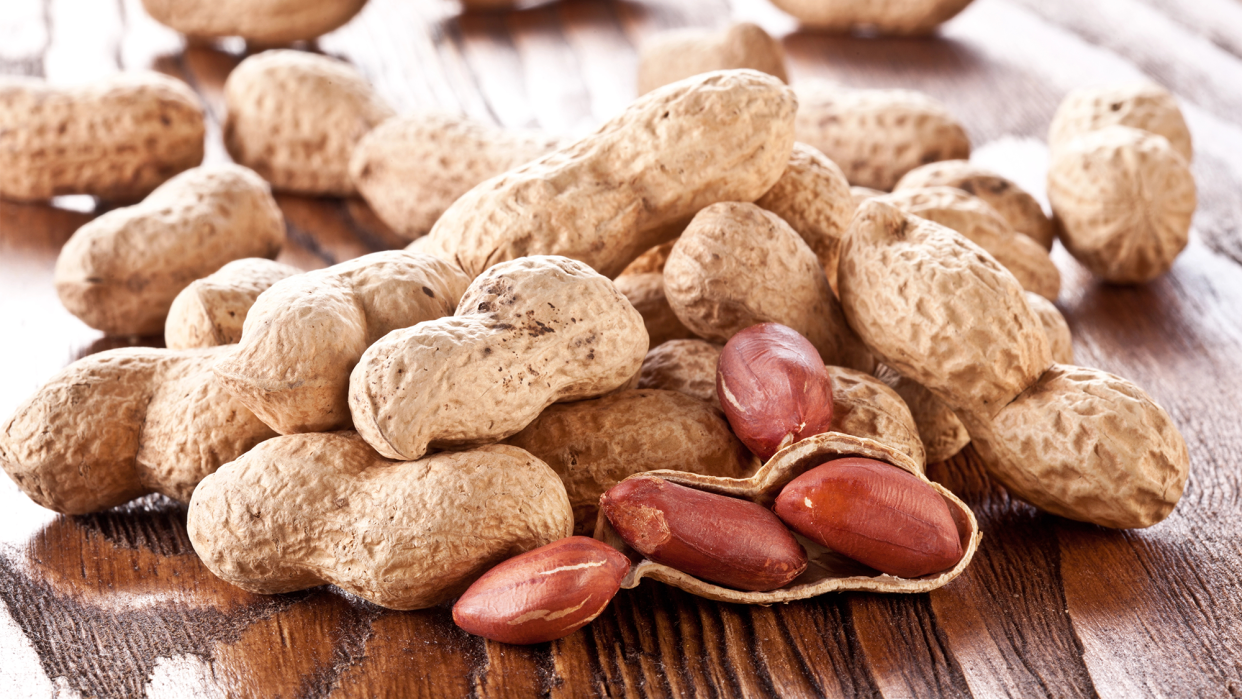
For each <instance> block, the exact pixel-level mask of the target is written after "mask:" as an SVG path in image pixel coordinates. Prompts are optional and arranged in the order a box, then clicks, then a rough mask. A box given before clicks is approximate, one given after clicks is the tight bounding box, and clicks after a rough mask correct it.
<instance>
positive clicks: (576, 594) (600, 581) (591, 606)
mask: <svg viewBox="0 0 1242 699" xmlns="http://www.w3.org/2000/svg"><path fill="white" fill-rule="evenodd" d="M629 570H630V560H629V559H628V558H626V557H625V556H624V555H622V554H621V553H619V552H618V551H617V550H616V549H614V548H613V547H611V546H609V545H608V544H604V543H600V542H598V541H596V540H594V539H588V538H586V537H582V536H573V537H570V538H568V539H561V540H560V541H554V542H552V543H550V544H546V545H544V546H540V547H539V548H537V549H534V550H533V551H527V552H526V553H523V554H521V555H518V556H514V557H513V558H510V559H509V560H507V561H505V562H504V563H501V564H500V565H498V566H496V567H495V568H492V569H491V570H489V571H487V572H486V573H484V574H483V577H481V578H479V579H478V580H476V581H474V584H473V585H471V586H470V587H469V589H467V590H466V592H465V593H464V594H463V595H462V596H461V599H459V600H457V603H456V604H454V605H453V622H454V623H456V624H457V625H458V626H460V627H461V628H462V629H464V630H465V631H466V632H468V633H472V634H474V635H476V636H483V637H484V638H490V639H491V640H493V641H500V642H501V643H518V644H525V643H544V642H546V641H554V640H556V639H558V638H564V637H565V636H568V635H569V634H571V633H573V632H575V631H577V630H578V629H580V628H582V627H583V626H586V625H587V624H589V623H591V621H592V620H594V619H595V617H597V616H599V615H600V613H602V612H603V611H604V608H605V607H607V606H608V603H609V602H611V601H612V598H613V597H614V596H615V595H616V594H617V591H618V590H620V589H621V580H622V578H624V577H625V574H626V573H628V572H629Z"/></svg>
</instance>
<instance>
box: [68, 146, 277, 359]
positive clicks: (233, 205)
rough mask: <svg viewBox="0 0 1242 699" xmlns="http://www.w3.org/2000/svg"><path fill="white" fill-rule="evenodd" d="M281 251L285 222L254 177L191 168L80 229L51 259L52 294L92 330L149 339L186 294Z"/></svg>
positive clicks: (225, 168)
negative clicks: (238, 265) (231, 268)
mask: <svg viewBox="0 0 1242 699" xmlns="http://www.w3.org/2000/svg"><path fill="white" fill-rule="evenodd" d="M284 242H285V226H284V217H283V216H282V215H281V213H280V209H279V208H277V206H276V202H275V200H273V199H272V195H271V192H270V191H269V190H268V187H267V183H266V182H264V181H263V180H262V179H260V178H259V177H258V175H256V174H254V173H253V172H251V171H250V170H247V169H246V168H244V167H239V166H237V165H209V166H204V167H199V168H194V169H192V170H187V171H186V172H183V173H181V174H180V175H177V176H176V177H174V178H172V179H171V180H169V181H168V182H165V183H164V184H162V185H160V187H159V188H157V189H156V190H155V191H154V192H152V193H151V195H150V196H148V197H147V198H146V199H144V200H143V201H142V202H141V203H139V204H135V205H133V206H128V207H125V208H121V209H115V210H113V211H109V212H108V213H106V214H104V215H103V216H100V217H99V218H96V219H95V220H93V221H91V222H90V223H87V224H86V225H84V226H82V227H81V228H79V229H78V230H77V231H76V232H75V233H74V234H73V237H72V238H70V239H69V242H67V243H66V244H65V247H64V248H62V249H61V252H60V256H59V257H58V258H57V259H56V273H55V277H54V278H55V282H56V293H57V294H58V295H59V296H60V300H61V303H63V304H64V305H65V308H67V309H68V310H69V312H70V313H72V314H74V315H75V316H77V317H78V318H80V319H81V320H82V322H84V323H86V324H87V325H89V326H91V327H92V328H96V329H98V330H102V331H104V332H105V333H107V334H109V335H155V334H159V333H160V331H162V330H163V329H164V321H165V319H166V318H167V316H168V311H169V308H170V307H171V306H172V304H173V300H174V299H175V298H176V297H177V294H179V293H181V290H182V289H184V288H186V287H187V286H189V285H190V284H191V283H192V282H194V281H195V280H196V279H199V278H201V277H205V276H207V275H208V274H211V273H212V272H215V271H216V270H218V269H220V268H221V267H222V266H224V265H225V264H226V263H228V262H231V261H233V260H239V259H242V258H246V257H268V258H271V257H275V256H276V254H277V253H279V252H280V249H281V247H282V246H283V245H284Z"/></svg>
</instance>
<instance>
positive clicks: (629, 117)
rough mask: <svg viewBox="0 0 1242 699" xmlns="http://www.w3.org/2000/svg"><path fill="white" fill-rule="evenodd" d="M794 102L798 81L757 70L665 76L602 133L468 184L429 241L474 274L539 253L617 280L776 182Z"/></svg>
mask: <svg viewBox="0 0 1242 699" xmlns="http://www.w3.org/2000/svg"><path fill="white" fill-rule="evenodd" d="M796 109H797V100H796V99H795V97H794V95H793V91H792V90H790V89H789V88H787V87H785V85H784V84H783V83H781V82H780V81H779V80H777V79H776V78H773V77H771V76H769V75H764V74H762V73H758V72H756V71H751V70H735V71H720V72H716V73H708V74H706V75H701V76H697V77H694V78H690V79H687V80H683V81H681V82H678V83H674V84H672V85H667V86H665V87H663V88H660V89H659V90H656V91H654V92H652V93H650V94H648V95H646V96H644V97H641V98H639V99H638V101H636V102H634V103H633V104H631V105H630V106H629V108H627V109H626V110H625V111H624V112H623V113H621V115H619V116H617V117H616V118H614V119H612V120H611V121H609V122H608V123H606V124H604V125H603V126H602V127H600V129H599V130H598V131H596V132H595V133H594V134H592V135H590V136H587V137H586V138H584V139H582V140H580V141H578V142H577V143H574V144H572V145H570V146H567V147H565V148H563V149H561V150H559V151H555V152H553V153H549V154H548V155H546V156H544V157H543V158H540V159H539V160H536V161H534V162H532V163H528V164H526V165H524V166H522V167H520V168H518V169H516V170H512V171H510V172H508V173H506V174H504V175H500V176H498V177H495V178H493V179H491V180H488V181H487V182H484V183H483V184H480V185H479V186H477V187H475V188H474V189H472V190H470V191H469V192H467V193H466V194H465V195H463V196H462V197H461V198H460V199H458V200H457V202H456V203H454V204H453V206H451V207H449V210H448V211H446V212H445V213H444V216H442V217H441V218H440V220H439V221H438V222H437V223H436V225H435V227H434V228H433V229H432V231H431V233H430V235H429V237H430V240H429V241H428V243H427V245H428V247H427V248H425V249H426V250H427V251H428V252H430V253H431V254H433V255H437V256H441V257H442V258H443V259H449V260H453V261H455V262H456V263H458V265H459V266H460V267H461V268H462V269H463V270H465V272H466V274H468V275H471V276H472V277H473V276H477V275H479V274H481V273H482V272H483V270H484V269H486V268H488V267H490V266H492V265H494V264H496V263H498V262H503V261H505V260H512V259H516V258H518V257H522V256H526V255H541V254H554V255H564V256H566V257H570V258H572V259H575V260H579V261H581V262H585V263H586V264H587V265H589V266H591V267H592V268H593V269H595V270H596V271H598V272H599V273H600V274H603V275H604V276H606V277H610V278H611V277H615V276H617V275H618V274H619V273H620V272H621V270H623V269H625V266H626V265H628V264H629V263H630V262H631V261H632V260H633V259H634V258H636V257H638V256H639V255H641V254H642V253H644V252H646V251H647V250H648V249H649V248H651V247H652V246H654V245H658V244H660V243H663V242H665V241H668V240H671V239H673V238H674V237H676V235H677V233H678V232H680V230H681V229H680V227H679V225H678V224H679V223H680V222H682V221H684V220H686V219H688V218H689V217H691V216H693V215H694V213H695V212H697V211H698V210H699V209H701V208H703V207H705V206H707V205H709V204H712V203H714V202H718V201H754V200H755V199H758V198H759V197H760V196H761V195H762V194H763V193H764V192H766V191H767V190H769V189H771V187H772V185H773V184H774V183H775V182H776V180H777V179H778V178H779V177H780V175H781V172H782V171H783V170H784V169H785V165H786V163H787V162H788V160H789V152H790V149H791V148H792V147H793V116H794V111H795V110H796Z"/></svg>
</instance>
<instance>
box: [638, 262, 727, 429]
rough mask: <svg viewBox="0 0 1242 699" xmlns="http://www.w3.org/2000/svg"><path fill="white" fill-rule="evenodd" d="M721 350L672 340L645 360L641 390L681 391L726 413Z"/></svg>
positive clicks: (698, 342) (696, 342)
mask: <svg viewBox="0 0 1242 699" xmlns="http://www.w3.org/2000/svg"><path fill="white" fill-rule="evenodd" d="M622 276H624V275H622ZM618 279H620V277H618ZM721 349H723V348H722V347H721V346H720V345H717V344H714V343H711V342H708V341H707V340H669V341H668V342H665V343H662V344H659V345H656V346H655V347H652V348H651V350H650V351H648V352H647V356H646V358H644V359H643V366H642V368H641V369H640V370H639V372H638V388H662V389H668V390H670V391H677V392H678V393H684V394H686V395H687V396H692V397H694V398H698V399H699V400H701V401H703V402H705V403H711V404H712V406H714V407H715V408H716V409H717V410H723V409H722V408H721V406H720V399H719V398H718V397H717V395H716V362H717V361H718V360H719V359H720V350H721Z"/></svg>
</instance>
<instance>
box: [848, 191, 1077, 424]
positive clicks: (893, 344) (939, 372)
mask: <svg viewBox="0 0 1242 699" xmlns="http://www.w3.org/2000/svg"><path fill="white" fill-rule="evenodd" d="M838 280H839V282H840V289H841V305H842V307H843V308H844V310H845V316H846V318H848V319H849V324H850V326H851V327H852V328H854V330H856V331H857V332H858V335H859V337H861V338H862V340H863V342H865V343H866V345H867V347H869V348H870V349H871V351H872V352H873V353H875V356H876V357H877V359H879V360H880V361H882V362H884V363H885V364H887V365H888V366H889V367H891V368H893V369H895V370H897V372H899V373H900V374H902V375H903V376H906V377H907V378H910V379H913V380H914V381H917V382H918V383H920V384H922V385H923V386H925V387H927V388H928V389H929V390H931V391H932V393H934V394H936V396H937V397H939V398H940V399H941V400H943V401H944V402H945V403H947V404H948V406H949V407H950V408H951V409H953V410H954V412H957V413H958V415H959V416H960V415H961V412H962V410H969V411H971V412H974V413H977V414H978V415H980V416H982V417H986V416H991V415H995V414H996V413H997V412H999V411H1000V409H1001V408H1003V407H1004V406H1005V405H1007V404H1008V403H1009V401H1011V400H1013V398H1014V396H1016V395H1018V394H1019V393H1021V392H1022V391H1023V390H1024V389H1025V388H1026V387H1027V386H1030V385H1031V384H1033V383H1035V380H1036V379H1037V378H1039V375H1040V374H1042V373H1043V372H1044V370H1045V369H1047V368H1048V367H1049V366H1050V365H1051V364H1052V357H1051V355H1050V354H1049V348H1048V340H1047V339H1046V338H1045V336H1044V333H1043V328H1042V325H1041V324H1040V322H1039V318H1038V317H1036V315H1035V312H1034V311H1032V310H1031V307H1030V305H1028V304H1027V302H1026V297H1025V296H1024V295H1023V292H1022V287H1021V286H1019V285H1018V281H1017V280H1016V279H1014V277H1013V275H1012V274H1010V273H1009V272H1008V271H1006V270H1005V269H1004V268H1003V267H1001V266H1000V264H999V263H997V262H996V260H995V259H994V258H993V257H992V256H991V255H989V254H987V253H986V252H985V251H984V250H983V249H982V248H980V247H979V246H977V245H975V244H974V243H972V242H970V241H969V240H967V239H966V238H965V237H963V236H962V235H961V234H959V233H957V232H955V231H953V230H951V229H949V228H945V227H944V226H941V225H939V224H936V223H932V222H931V221H927V220H925V219H921V218H918V217H916V216H911V215H909V214H906V213H904V212H902V211H901V210H900V209H897V208H896V207H894V206H892V205H891V204H888V203H885V202H884V201H881V200H880V199H872V200H869V201H866V202H864V203H863V205H862V207H861V208H859V210H858V212H857V213H856V214H855V215H854V220H853V223H851V224H850V231H849V234H848V235H847V236H846V238H845V241H844V244H843V245H842V246H841V267H840V270H839V274H838Z"/></svg>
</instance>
